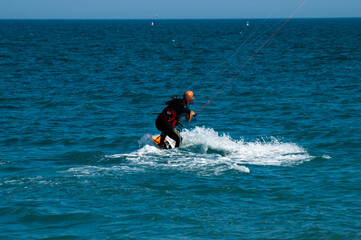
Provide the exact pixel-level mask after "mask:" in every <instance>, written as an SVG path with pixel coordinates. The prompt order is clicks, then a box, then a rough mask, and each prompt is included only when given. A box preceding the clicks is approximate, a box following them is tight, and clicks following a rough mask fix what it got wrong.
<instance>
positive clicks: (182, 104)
mask: <svg viewBox="0 0 361 240" xmlns="http://www.w3.org/2000/svg"><path fill="white" fill-rule="evenodd" d="M166 104H167V105H168V106H167V107H166V108H164V110H163V111H162V113H161V114H159V116H158V118H157V120H156V121H155V125H156V127H157V129H158V130H159V131H161V132H162V133H161V134H160V137H161V138H160V143H159V144H158V146H159V147H160V148H167V146H166V144H165V143H164V140H165V138H166V136H169V137H170V138H172V139H173V140H174V141H175V142H176V143H175V147H180V146H181V145H182V137H181V135H180V132H179V131H178V129H176V126H177V125H178V124H179V123H180V119H181V118H182V117H183V116H184V117H185V119H186V121H187V122H190V121H191V120H192V116H194V115H195V113H194V112H193V111H192V110H190V109H189V107H188V105H189V104H193V92H192V91H186V92H185V93H184V94H183V99H179V98H173V99H172V100H169V101H167V102H166Z"/></svg>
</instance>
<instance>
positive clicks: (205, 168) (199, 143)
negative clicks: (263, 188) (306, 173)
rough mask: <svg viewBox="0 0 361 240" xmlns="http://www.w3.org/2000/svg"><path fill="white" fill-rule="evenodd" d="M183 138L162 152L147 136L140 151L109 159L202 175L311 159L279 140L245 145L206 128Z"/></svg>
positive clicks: (292, 144) (194, 130)
mask: <svg viewBox="0 0 361 240" xmlns="http://www.w3.org/2000/svg"><path fill="white" fill-rule="evenodd" d="M182 136H183V145H182V147H181V148H178V149H172V150H167V151H165V150H160V149H158V148H157V147H155V146H154V145H153V144H152V141H151V137H152V136H151V135H149V134H147V135H145V136H143V137H142V139H141V140H140V141H139V144H140V149H138V150H137V151H135V152H132V153H128V154H115V155H108V156H106V157H107V158H125V159H127V161H129V163H132V164H134V165H136V166H137V167H141V166H143V167H144V168H146V167H148V168H157V169H159V168H162V169H173V170H179V171H189V172H197V173H198V174H201V175H214V174H216V175H219V174H226V173H228V172H234V171H236V172H243V173H249V172H250V169H249V167H250V166H252V165H271V166H294V165H299V164H302V163H303V162H305V161H309V160H311V159H312V157H311V156H310V155H309V154H308V153H307V151H306V150H305V149H304V148H302V147H300V146H298V145H297V144H294V143H283V142H280V141H278V140H277V139H276V138H271V140H269V141H265V140H262V141H255V142H245V141H244V140H243V139H239V140H234V139H232V138H231V137H230V136H229V135H227V134H219V133H218V132H216V131H215V130H213V129H211V128H205V127H196V128H194V129H192V130H184V131H183V133H182Z"/></svg>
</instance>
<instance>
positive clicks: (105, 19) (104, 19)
mask: <svg viewBox="0 0 361 240" xmlns="http://www.w3.org/2000/svg"><path fill="white" fill-rule="evenodd" d="M285 18H286V17H273V18H262V17H251V18H157V19H154V18H0V21H1V20H95V21H96V20H103V21H108V20H140V21H142V20H144V21H162V20H246V19H285ZM354 18H361V17H294V18H293V19H354Z"/></svg>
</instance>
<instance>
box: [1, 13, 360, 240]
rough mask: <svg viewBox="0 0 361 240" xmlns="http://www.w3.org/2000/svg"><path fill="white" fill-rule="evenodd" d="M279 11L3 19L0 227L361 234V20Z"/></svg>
mask: <svg viewBox="0 0 361 240" xmlns="http://www.w3.org/2000/svg"><path fill="white" fill-rule="evenodd" d="M283 21H284V19H233V20H158V19H154V20H1V21H0V36H1V37H0V111H1V116H0V124H1V130H0V150H1V151H0V229H1V231H0V239H299V240H301V239H317V240H318V239H361V231H360V229H361V218H360V216H361V197H360V196H361V186H360V183H361V162H360V159H361V143H360V142H361V141H360V140H361V128H360V126H361V125H360V121H361V78H360V76H361V64H360V63H361V47H360V43H361V27H360V26H361V19H359V18H350V19H342V18H340V19H291V20H290V21H289V22H288V23H287V24H286V25H285V26H283V27H282V28H281V30H280V31H279V32H278V33H277V34H276V35H275V36H274V37H272V33H274V32H275V30H276V29H277V28H278V27H279V26H281V24H282V23H283ZM270 37H272V38H271V39H270V41H269V42H268V43H267V44H266V45H265V46H264V47H263V48H262V49H261V50H260V51H259V52H257V50H258V49H259V47H260V46H262V44H263V43H265V42H266V41H267V39H269V38H270ZM255 52H257V54H256V55H255V56H254V57H253V58H251V56H252V55H253V54H254V53H255ZM250 58H251V59H250ZM248 60H249V62H248V63H247V64H246V66H245V67H244V68H243V69H242V70H241V71H239V72H238V70H239V69H240V67H241V66H242V65H243V64H244V63H246V62H247V61H248ZM235 73H237V74H236V75H235ZM234 75H235V76H234ZM232 76H234V77H233V78H232ZM230 79H231V80H230ZM229 80H230V81H229ZM187 90H192V91H193V92H194V93H195V100H194V104H193V105H191V106H190V108H191V109H192V110H194V111H195V112H198V115H197V117H196V118H195V119H194V120H193V121H191V122H190V123H187V122H185V121H184V120H183V121H182V123H183V125H184V128H183V131H182V133H181V134H182V136H183V145H182V146H181V147H180V148H178V149H172V150H159V149H158V148H157V147H155V145H154V144H153V143H152V141H151V137H152V136H155V135H157V134H159V132H158V131H157V129H156V127H155V124H154V122H155V119H156V117H157V114H158V113H160V112H161V111H162V110H163V108H164V107H165V106H166V105H165V102H166V101H168V100H169V99H171V98H172V97H174V96H176V97H182V94H183V93H184V92H185V91H187ZM219 90H220V91H219ZM218 91H219V92H218ZM209 100H211V101H210V102H209V104H207V102H208V101H209ZM205 104H207V105H205Z"/></svg>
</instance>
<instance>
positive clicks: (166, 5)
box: [0, 0, 361, 19]
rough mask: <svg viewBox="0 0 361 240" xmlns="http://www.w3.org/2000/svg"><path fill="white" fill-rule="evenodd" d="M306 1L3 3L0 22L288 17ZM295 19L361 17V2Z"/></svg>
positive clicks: (311, 9)
mask: <svg viewBox="0 0 361 240" xmlns="http://www.w3.org/2000/svg"><path fill="white" fill-rule="evenodd" d="M302 2H303V0H0V19H153V18H155V16H158V18H159V19H174V18H176V19H178V18H181V19H198V18H201V19H202V18H269V17H271V18H276V17H287V16H288V15H289V14H290V13H292V12H293V11H294V10H295V9H296V8H297V7H298V6H299V5H300V4H301V3H302ZM295 17H298V18H305V17H306V18H309V17H312V18H314V17H316V18H318V17H320V18H324V17H361V0H308V1H307V3H306V5H305V6H304V7H303V8H302V10H301V11H300V12H299V13H297V15H296V16H295Z"/></svg>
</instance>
